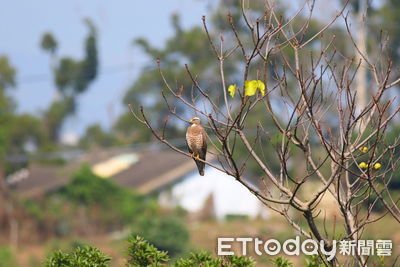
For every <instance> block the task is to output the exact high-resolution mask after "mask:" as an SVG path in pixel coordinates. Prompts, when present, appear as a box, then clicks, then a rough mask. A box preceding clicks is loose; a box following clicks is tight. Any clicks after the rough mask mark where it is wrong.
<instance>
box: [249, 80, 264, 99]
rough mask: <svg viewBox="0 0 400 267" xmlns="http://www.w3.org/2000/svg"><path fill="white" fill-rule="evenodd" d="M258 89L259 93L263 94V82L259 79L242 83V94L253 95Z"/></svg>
mask: <svg viewBox="0 0 400 267" xmlns="http://www.w3.org/2000/svg"><path fill="white" fill-rule="evenodd" d="M257 90H259V91H260V93H261V95H263V96H264V95H265V84H264V83H263V82H262V81H260V80H251V81H245V83H244V95H245V96H253V95H255V94H256V93H257Z"/></svg>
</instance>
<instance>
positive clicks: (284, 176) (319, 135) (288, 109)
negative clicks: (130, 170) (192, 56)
mask: <svg viewBox="0 0 400 267" xmlns="http://www.w3.org/2000/svg"><path fill="white" fill-rule="evenodd" d="M314 4H315V3H314V2H307V1H306V2H305V3H304V5H303V6H302V7H301V8H300V9H299V10H298V12H296V13H295V14H294V15H293V16H292V17H290V18H288V19H286V20H284V19H283V18H282V15H280V14H278V12H277V11H276V10H277V8H276V6H275V4H274V3H273V2H269V1H265V5H264V7H265V10H264V11H263V12H262V14H261V15H260V16H259V17H257V18H255V17H254V16H253V15H252V14H250V13H251V12H250V11H249V10H247V9H246V8H245V4H244V2H243V1H242V2H241V6H242V17H243V20H244V22H245V25H246V27H247V34H248V36H247V37H249V38H248V39H250V40H252V41H251V42H246V41H244V38H245V37H243V35H240V34H239V32H238V30H237V23H238V22H236V21H234V20H233V17H232V16H230V15H228V22H229V25H230V27H231V33H230V36H221V37H220V38H219V40H218V39H216V38H214V36H213V35H212V34H211V33H210V32H209V30H208V28H207V23H206V19H205V17H203V22H204V29H205V31H206V33H207V36H208V38H209V43H210V46H211V48H212V50H213V52H214V53H215V56H216V60H217V61H218V62H219V66H220V73H219V75H220V77H221V85H220V89H219V90H221V97H220V98H212V97H211V96H210V93H209V92H210V91H209V90H216V88H213V89H206V88H202V87H201V82H200V80H199V79H200V78H198V77H197V76H196V74H195V73H193V72H192V71H191V70H190V66H185V67H186V70H187V73H188V75H189V77H190V78H191V80H192V82H193V87H192V88H191V89H188V88H182V87H180V88H172V87H171V86H170V84H169V82H168V81H167V80H166V79H165V78H164V75H163V71H162V69H161V67H160V61H159V60H158V66H159V68H160V75H161V77H162V78H163V79H164V82H165V89H161V91H160V92H161V94H162V95H163V97H164V100H165V104H166V105H167V107H168V109H169V111H170V113H171V115H172V116H176V117H177V118H178V119H180V120H182V121H186V122H187V120H186V119H185V118H182V117H180V115H178V114H177V113H176V112H175V109H174V104H173V103H170V102H168V100H167V97H166V94H172V95H173V96H174V97H175V99H176V101H180V102H181V103H183V104H184V105H186V106H187V108H188V110H190V111H191V113H195V114H198V115H199V116H201V117H202V118H203V121H204V120H205V121H207V129H208V134H209V136H210V141H211V142H212V147H213V148H214V149H213V151H214V152H212V153H214V154H215V156H216V157H215V158H217V160H214V161H212V162H208V161H204V163H205V164H207V165H209V166H211V167H212V168H215V169H218V170H220V171H222V172H224V173H227V174H228V175H231V176H232V177H234V178H235V179H236V180H237V181H238V182H239V183H241V184H242V185H243V186H245V187H246V188H247V189H248V190H249V191H250V192H251V193H252V194H254V195H255V196H256V197H257V198H258V199H259V200H260V201H261V202H262V203H263V204H265V205H266V206H267V207H269V208H270V209H272V210H274V211H276V212H277V213H279V214H280V215H282V216H283V217H284V218H285V219H286V220H287V221H288V222H289V223H290V224H291V225H292V226H293V227H294V228H295V229H296V230H297V231H298V232H299V233H301V234H302V235H304V236H305V237H307V238H313V239H315V240H318V241H321V240H323V241H325V246H326V249H331V248H332V244H333V243H332V242H333V240H337V239H339V240H355V241H356V240H359V239H361V237H362V235H363V233H364V230H365V227H366V226H367V225H368V224H371V223H375V222H376V221H378V220H380V219H381V218H383V217H384V216H387V215H388V216H391V218H393V221H394V222H397V223H400V208H399V206H398V201H399V199H394V198H393V197H392V196H391V192H390V190H389V185H390V182H391V179H392V176H393V172H394V171H395V169H396V168H397V166H398V159H397V158H396V157H395V152H396V149H397V150H398V146H399V138H396V139H395V140H394V141H393V142H392V143H388V140H387V138H386V137H387V133H388V132H389V131H390V127H391V126H390V125H391V122H392V121H393V119H394V117H395V115H396V114H397V113H398V112H399V109H400V107H399V106H395V102H394V99H391V98H390V95H389V94H388V93H387V92H388V91H390V90H389V89H391V88H393V87H395V86H396V85H397V84H398V83H399V82H400V79H397V80H392V77H391V67H392V66H391V62H390V60H389V59H388V60H387V64H384V65H383V64H375V63H374V62H373V61H372V60H371V59H370V58H369V57H368V55H367V54H365V49H359V48H358V47H357V44H356V42H355V41H354V40H355V39H354V38H353V36H352V33H351V31H350V26H349V25H348V17H347V15H346V14H348V13H347V12H346V5H344V7H343V8H342V9H341V10H339V11H338V12H337V13H336V15H335V16H334V18H333V19H332V21H330V22H329V23H327V24H326V25H324V26H322V27H321V28H320V30H319V31H317V32H314V33H310V31H309V27H310V21H311V17H312V13H313V8H314ZM300 14H302V15H303V16H304V14H308V15H307V19H306V20H301V21H302V24H301V25H298V23H299V20H297V18H298V17H299V16H300ZM337 20H342V21H343V22H344V24H343V25H345V31H346V35H347V37H348V41H349V43H350V44H351V45H353V47H354V48H355V49H354V51H356V53H357V55H353V56H352V57H346V56H345V55H344V54H342V53H340V51H337V49H336V47H335V36H334V35H329V34H327V31H328V30H329V29H330V27H331V26H332V24H333V23H335V21H337ZM324 34H326V35H327V36H328V38H326V37H325V36H324ZM228 38H230V40H235V43H228V44H227V43H226V41H224V40H227V39H228ZM218 41H219V45H217V43H218ZM317 46H319V48H316V47H317ZM234 54H240V55H241V56H242V57H243V63H244V64H243V70H242V77H241V83H242V84H243V86H241V87H239V88H237V89H236V90H235V88H234V87H231V88H230V90H233V91H235V93H236V96H235V97H230V96H229V92H228V87H229V84H230V83H229V81H228V78H227V77H225V74H224V62H226V61H227V60H229V58H230V57H231V56H232V55H234ZM288 55H290V56H288ZM361 65H362V66H363V68H364V69H365V71H366V72H367V74H368V75H370V76H371V77H373V78H372V81H373V84H370V85H369V86H370V87H371V88H373V91H372V92H371V94H372V95H371V98H370V100H369V102H366V103H365V106H362V107H358V106H357V101H356V99H357V91H356V89H355V88H356V86H357V84H356V82H355V79H356V78H355V77H357V73H358V72H359V71H360V66H361ZM253 79H254V80H256V81H257V83H259V88H258V89H260V90H258V91H257V93H255V94H254V95H252V94H248V93H247V92H246V90H247V83H248V82H249V81H250V80H253ZM258 81H259V82H258ZM264 84H265V85H266V93H265V94H264V93H263V92H262V91H263V90H261V89H262V88H261V87H263V86H264ZM183 90H192V94H191V95H192V98H191V99H188V98H187V97H184V94H183V93H182V92H183ZM260 107H262V108H263V109H264V112H263V113H262V116H264V117H268V118H269V121H270V122H271V123H270V124H269V125H265V124H263V121H264V120H263V119H261V118H260V119H259V121H258V122H257V126H256V127H255V128H256V129H248V127H247V126H246V122H247V121H248V120H249V118H253V117H252V116H259V115H260V113H256V109H259V108H260ZM130 108H131V111H132V114H133V116H134V117H135V118H136V119H137V120H138V121H139V122H141V123H143V124H144V125H145V126H147V127H148V128H149V129H150V131H151V133H152V134H153V135H154V136H155V138H157V139H158V140H159V141H160V142H162V143H164V144H166V145H167V146H168V147H169V148H171V149H173V150H175V151H176V152H178V153H181V154H183V155H186V156H187V157H190V156H191V155H190V154H189V153H187V152H186V151H183V150H181V149H180V148H178V147H176V146H174V145H172V144H171V143H170V142H169V141H168V138H167V137H166V136H165V134H164V130H163V129H154V128H153V127H152V124H151V120H150V119H149V118H148V117H146V112H145V110H144V109H143V107H140V108H139V109H136V108H135V107H130ZM360 121H363V123H362V126H360V125H361V123H360ZM266 129H268V131H267V130H266ZM270 129H274V130H275V131H276V132H278V134H279V144H278V145H273V144H271V143H268V142H265V141H263V140H265V139H263V137H267V138H268V137H269V135H270ZM254 132H255V134H254ZM239 146H243V147H245V149H246V151H247V152H246V155H244V156H243V155H242V154H241V155H240V156H238V155H237V149H238V147H239ZM268 146H274V147H273V148H274V149H275V153H274V155H270V157H274V158H276V159H277V160H278V163H279V167H278V168H273V167H271V166H270V164H269V162H270V160H269V159H267V158H265V157H264V155H263V152H262V150H263V149H266V147H268ZM296 153H301V155H302V158H303V159H304V162H303V163H304V166H305V170H304V172H303V173H296V174H295V175H292V172H291V171H290V168H291V166H292V165H293V160H292V157H293V155H295V154H296ZM200 161H201V160H200ZM250 161H252V162H255V163H256V164H257V167H258V168H259V169H260V170H261V171H262V172H263V176H262V177H261V178H260V179H262V183H261V184H263V185H264V186H261V188H256V187H254V186H252V185H251V184H250V183H248V182H247V181H246V180H245V179H244V178H243V173H244V171H245V170H246V169H247V168H248V165H249V162H250ZM311 183H313V184H317V185H318V188H317V189H316V190H315V191H314V192H313V194H312V195H305V194H302V193H301V192H302V190H303V189H304V188H306V187H307V186H308V185H309V184H311ZM326 194H330V195H331V198H332V199H334V204H335V206H336V207H337V208H338V210H339V211H340V215H341V218H340V219H339V220H338V221H337V222H336V224H340V223H342V224H343V225H344V226H343V227H344V230H345V231H344V232H345V234H343V235H341V236H338V235H337V233H335V227H336V225H334V226H332V227H333V230H332V231H331V232H329V231H328V230H327V229H326V228H327V227H328V224H327V223H325V220H324V212H325V211H323V210H321V205H320V204H321V200H322V199H323V198H324V196H325V195H326ZM377 205H380V206H383V207H384V211H383V212H380V213H376V212H373V211H374V209H375V207H376V206H377ZM299 214H300V215H302V217H304V218H305V220H306V222H307V224H306V225H307V226H306V227H304V226H302V225H301V224H300V223H299V216H298V215H299ZM300 217H301V216H300ZM317 220H320V221H323V222H324V223H323V226H321V224H318V223H317ZM321 258H322V259H323V258H324V257H323V255H322V254H321ZM368 260H369V259H368V258H365V257H363V256H359V255H357V256H354V257H353V258H351V259H350V260H349V259H340V258H335V260H334V261H332V262H330V263H329V264H331V265H338V264H339V263H343V262H342V261H352V262H354V263H358V264H359V265H361V266H366V265H367V263H368Z"/></svg>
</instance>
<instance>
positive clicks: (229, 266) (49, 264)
mask: <svg viewBox="0 0 400 267" xmlns="http://www.w3.org/2000/svg"><path fill="white" fill-rule="evenodd" d="M110 260H111V258H110V257H109V256H107V255H105V254H103V253H102V252H100V251H99V250H98V249H96V248H93V247H89V246H85V247H78V248H76V249H75V250H74V251H72V252H70V253H65V252H62V251H57V252H54V253H53V255H51V256H50V257H49V258H48V259H47V261H46V262H45V263H44V266H45V267H107V266H109V264H110ZM167 264H170V265H171V266H174V267H193V266H207V267H253V266H255V262H254V260H253V259H251V258H248V257H244V256H229V257H224V258H214V257H212V256H211V255H210V253H208V252H199V253H191V254H190V255H189V256H188V257H186V258H180V259H178V260H177V261H176V262H175V263H171V262H170V258H169V256H168V253H167V252H166V251H160V250H158V249H157V248H156V247H155V246H153V245H152V244H150V243H149V242H147V241H146V240H145V239H143V238H142V237H139V236H133V237H131V238H130V239H129V240H128V258H127V264H126V266H128V267H137V266H151V267H161V266H166V265H167Z"/></svg>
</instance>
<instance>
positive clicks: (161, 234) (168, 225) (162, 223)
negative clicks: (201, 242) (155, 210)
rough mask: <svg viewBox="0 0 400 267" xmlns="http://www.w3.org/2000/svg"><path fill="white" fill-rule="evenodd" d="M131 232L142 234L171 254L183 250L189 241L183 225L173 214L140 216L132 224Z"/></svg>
mask: <svg viewBox="0 0 400 267" xmlns="http://www.w3.org/2000/svg"><path fill="white" fill-rule="evenodd" d="M133 234H134V235H140V236H143V237H144V238H145V239H146V240H148V241H149V242H150V243H152V244H154V245H155V246H156V247H157V248H158V249H161V250H165V251H168V253H170V254H171V255H172V256H175V255H177V254H180V253H182V252H184V250H185V248H186V247H187V246H188V242H189V233H188V231H187V229H186V227H185V225H184V224H183V223H182V222H181V221H180V220H179V218H177V217H173V216H164V215H159V214H149V215H145V216H142V217H141V218H139V220H138V221H137V223H135V225H134V226H133Z"/></svg>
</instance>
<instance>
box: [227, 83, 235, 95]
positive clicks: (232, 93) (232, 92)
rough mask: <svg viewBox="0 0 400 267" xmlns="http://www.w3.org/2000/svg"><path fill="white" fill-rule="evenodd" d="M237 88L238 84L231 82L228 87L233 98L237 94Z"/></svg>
mask: <svg viewBox="0 0 400 267" xmlns="http://www.w3.org/2000/svg"><path fill="white" fill-rule="evenodd" d="M236 89H237V87H236V84H231V85H229V87H228V92H229V94H230V95H231V97H232V98H233V97H234V96H235V92H236Z"/></svg>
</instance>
